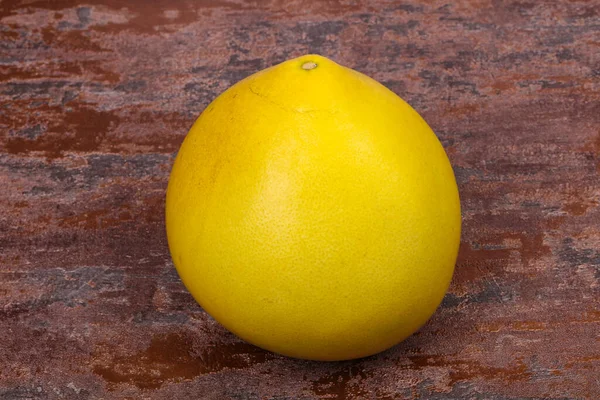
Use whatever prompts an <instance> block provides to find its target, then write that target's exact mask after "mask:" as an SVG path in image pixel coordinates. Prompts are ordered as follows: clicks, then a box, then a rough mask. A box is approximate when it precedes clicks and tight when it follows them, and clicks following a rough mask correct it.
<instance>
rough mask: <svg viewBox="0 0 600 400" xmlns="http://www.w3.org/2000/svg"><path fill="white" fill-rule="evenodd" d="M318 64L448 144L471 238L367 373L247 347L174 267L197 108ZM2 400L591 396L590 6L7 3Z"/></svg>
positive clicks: (0, 109) (0, 144) (597, 317)
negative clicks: (280, 73) (398, 340)
mask: <svg viewBox="0 0 600 400" xmlns="http://www.w3.org/2000/svg"><path fill="white" fill-rule="evenodd" d="M309 52H316V53H320V54H322V55H325V56H327V57H330V58H332V59H334V60H335V61H337V62H339V63H341V64H344V65H346V66H349V67H352V68H355V69H357V70H359V71H361V72H364V73H366V74H368V75H370V76H372V77H373V78H375V79H377V80H379V81H380V82H382V83H383V84H385V85H386V86H387V87H389V88H390V89H392V90H393V91H395V92H396V93H398V94H399V95H400V96H401V97H403V98H404V99H406V100H407V101H408V102H409V103H411V104H412V105H413V106H414V107H415V108H416V109H417V110H418V111H419V112H420V113H421V114H422V115H423V116H424V118H425V119H426V120H427V121H428V122H429V124H430V125H431V126H432V128H433V129H434V131H435V132H436V133H437V134H438V136H439V137H440V139H441V141H442V142H443V144H444V146H445V147H446V149H447V152H448V154H449V156H450V158H451V161H452V164H453V166H454V168H455V172H456V176H457V179H458V183H459V188H460V192H461V196H462V207H463V215H464V226H463V227H464V233H463V239H462V244H461V252H460V256H459V260H458V264H457V270H456V274H455V278H454V281H453V284H452V286H451V288H450V292H449V293H448V295H447V296H446V298H445V300H444V302H443V304H442V307H441V308H440V309H439V310H438V312H437V313H436V314H435V315H434V317H433V318H432V319H431V320H430V321H429V323H428V324H427V325H426V326H425V327H423V329H421V331H419V332H418V333H417V334H415V335H414V336H412V337H411V338H409V339H408V340H406V341H405V342H404V343H402V344H400V345H399V346H396V347H395V348H393V349H391V350H389V351H387V352H385V353H382V354H379V355H377V356H373V357H369V358H366V359H362V360H357V361H352V362H342V363H317V362H307V361H299V360H293V359H288V358H285V357H281V356H278V355H274V354H271V353H268V352H265V351H262V350H260V349H257V348H255V347H253V346H250V345H248V344H245V343H243V342H242V341H240V340H239V339H237V338H236V337H234V336H233V335H231V334H230V333H228V332H227V331H225V330H224V329H223V328H221V327H220V326H219V325H218V324H217V323H216V322H214V321H213V320H212V319H211V318H210V317H209V316H208V315H207V314H206V313H205V312H204V311H203V310H202V309H201V308H200V307H199V306H198V305H197V304H196V303H195V302H194V301H193V299H192V298H191V296H190V295H189V294H188V293H187V292H186V291H185V289H184V287H183V286H182V284H181V282H180V281H179V279H178V277H177V274H176V272H175V270H174V268H173V266H172V263H171V261H170V259H169V254H168V249H167V244H166V240H165V228H164V222H163V217H164V214H163V213H164V211H163V207H164V193H165V188H166V184H167V180H168V174H169V169H170V166H171V164H172V162H173V158H174V154H175V152H176V151H177V149H178V146H179V145H180V143H181V141H182V140H183V138H184V136H185V134H186V132H187V129H188V128H189V127H190V126H191V124H192V122H193V121H194V119H195V118H196V116H197V115H199V113H200V112H201V111H202V110H203V109H204V107H205V106H206V105H207V104H208V102H209V101H210V100H212V99H213V98H214V97H215V96H217V95H218V94H219V93H220V92H222V91H223V90H225V89H226V88H227V87H228V86H230V85H231V84H233V83H235V82H236V81H238V80H240V79H241V78H244V77H245V76H247V75H249V74H251V73H253V72H256V71H257V70H259V69H262V68H265V67H267V66H270V65H273V64H275V63H277V62H280V61H283V60H285V59H288V58H291V57H294V56H299V55H301V54H304V53H309ZM0 149H1V152H0V185H2V187H3V190H2V193H3V194H2V196H0V266H1V269H0V399H18V398H31V399H54V398H64V399H100V398H103V399H122V398H131V399H134V398H135V399H140V398H153V399H174V398H204V399H238V400H241V399H271V400H275V399H278V400H283V399H354V398H356V399H401V398H417V397H418V398H427V399H458V398H474V399H513V398H515V399H516V398H519V399H521V398H527V399H542V398H544V399H546V398H551V399H598V398H600V206H599V201H600V178H599V176H600V6H599V4H598V2H597V1H584V0H571V1H553V2H550V1H499V0H493V1H492V0H481V1H475V0H472V1H464V2H444V1H435V0H434V1H428V2H418V1H412V0H411V1H405V2H401V3H400V2H392V1H387V0H371V1H364V2H359V1H350V0H328V1H299V0H293V1H282V0H279V1H278V0H271V1H264V2H243V1H239V0H202V1H191V0H189V1H188V0H176V1H167V0H160V1H151V2H149V1H142V0H134V1H117V0H88V1H86V2H85V3H81V4H80V3H79V2H78V1H75V0H55V1H42V0H28V1H25V0H20V1H14V0H3V1H2V2H1V3H0Z"/></svg>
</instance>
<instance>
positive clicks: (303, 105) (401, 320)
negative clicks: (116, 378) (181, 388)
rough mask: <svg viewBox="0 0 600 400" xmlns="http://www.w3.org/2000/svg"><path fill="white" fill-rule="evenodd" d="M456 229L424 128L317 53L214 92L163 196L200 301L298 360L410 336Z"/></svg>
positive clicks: (431, 307) (362, 350) (447, 266)
mask: <svg viewBox="0 0 600 400" xmlns="http://www.w3.org/2000/svg"><path fill="white" fill-rule="evenodd" d="M460 225H461V217H460V202H459V197H458V190H457V186H456V181H455V178H454V174H453V171H452V168H451V166H450V162H449V160H448V158H447V156H446V153H445V151H444V149H443V147H442V145H441V144H440V142H439V141H438V139H437V138H436V136H435V134H434V133H433V131H432V130H431V129H430V128H429V126H428V125H427V123H426V122H425V121H424V120H423V119H422V118H421V117H420V116H419V114H418V113H417V112H416V111H415V110H414V109H412V108H411V107H410V106H409V105H408V104H407V103H406V102H405V101H403V100H402V99H401V98H400V97H398V96H397V95H396V94H394V93H393V92H391V91H390V90H388V89H387V88H385V87H384V86H383V85H381V84H379V83H378V82H376V81H375V80H373V79H371V78H369V77H367V76H366V75H363V74H361V73H359V72H357V71H354V70H352V69H349V68H346V67H343V66H341V65H338V64H337V63H335V62H333V61H331V60H329V59H327V58H325V57H322V56H318V55H306V56H302V57H299V58H295V59H292V60H288V61H285V62H283V63H281V64H278V65H275V66H273V67H270V68H267V69H265V70H263V71H260V72H257V73H256V74H254V75H251V76H249V77H247V78H246V79H244V80H242V81H240V82H238V83H236V84H235V85H233V86H232V87H230V88H229V89H227V90H226V91H225V92H224V93H222V94H221V95H220V96H218V97H217V98H216V99H214V101H212V103H210V104H209V106H208V107H207V108H206V109H205V110H204V111H203V112H202V114H201V115H200V117H199V118H198V119H197V120H196V122H195V123H194V125H193V126H192V128H191V129H190V131H189V133H188V135H187V136H186V138H185V140H184V142H183V144H182V146H181V148H180V150H179V153H178V155H177V158H176V160H175V163H174V165H173V169H172V172H171V177H170V180H169V186H168V189H167V201H166V226H167V236H168V242H169V249H170V251H171V255H172V258H173V262H174V264H175V267H176V268H177V271H178V273H179V275H180V277H181V279H182V281H183V283H184V284H185V286H186V287H187V289H188V290H189V291H190V293H191V294H192V295H193V296H194V298H195V299H196V300H197V302H198V303H199V304H200V305H201V306H202V307H203V308H204V309H205V310H206V311H207V312H208V313H209V314H210V315H211V316H212V317H214V318H215V319H216V320H217V321H218V322H219V323H221V324H222V325H223V326H225V327H226V328H227V329H229V330H230V331H231V332H233V333H235V334H236V335H238V336H239V337H241V338H243V339H245V340H247V341H248V342H250V343H253V344H255V345H257V346H260V347H262V348H264V349H267V350H271V351H274V352H277V353H280V354H284V355H288V356H291V357H297V358H305V359H314V360H346V359H353V358H359V357H365V356H368V355H372V354H375V353H378V352H380V351H383V350H385V349H388V348H390V347H391V346H393V345H395V344H397V343H399V342H400V341H402V340H404V339H405V338H406V337H408V336H409V335H411V334H412V333H414V332H415V331H416V330H417V329H419V328H420V327H421V326H422V325H423V324H424V323H425V322H426V321H427V320H428V319H429V318H430V317H431V315H432V314H433V313H434V311H435V309H436V308H437V307H438V305H439V304H440V302H441V301H442V298H443V297H444V294H445V292H446V290H447V288H448V285H449V283H450V280H451V278H452V274H453V270H454V264H455V262H456V257H457V253H458V246H459V241H460Z"/></svg>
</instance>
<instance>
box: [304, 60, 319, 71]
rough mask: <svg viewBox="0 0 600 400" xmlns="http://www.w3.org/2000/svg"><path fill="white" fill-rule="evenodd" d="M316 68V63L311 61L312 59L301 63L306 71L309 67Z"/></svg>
mask: <svg viewBox="0 0 600 400" xmlns="http://www.w3.org/2000/svg"><path fill="white" fill-rule="evenodd" d="M315 68H317V63H315V62H312V61H307V62H305V63H304V64H302V69H305V70H307V71H309V70H311V69H315Z"/></svg>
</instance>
